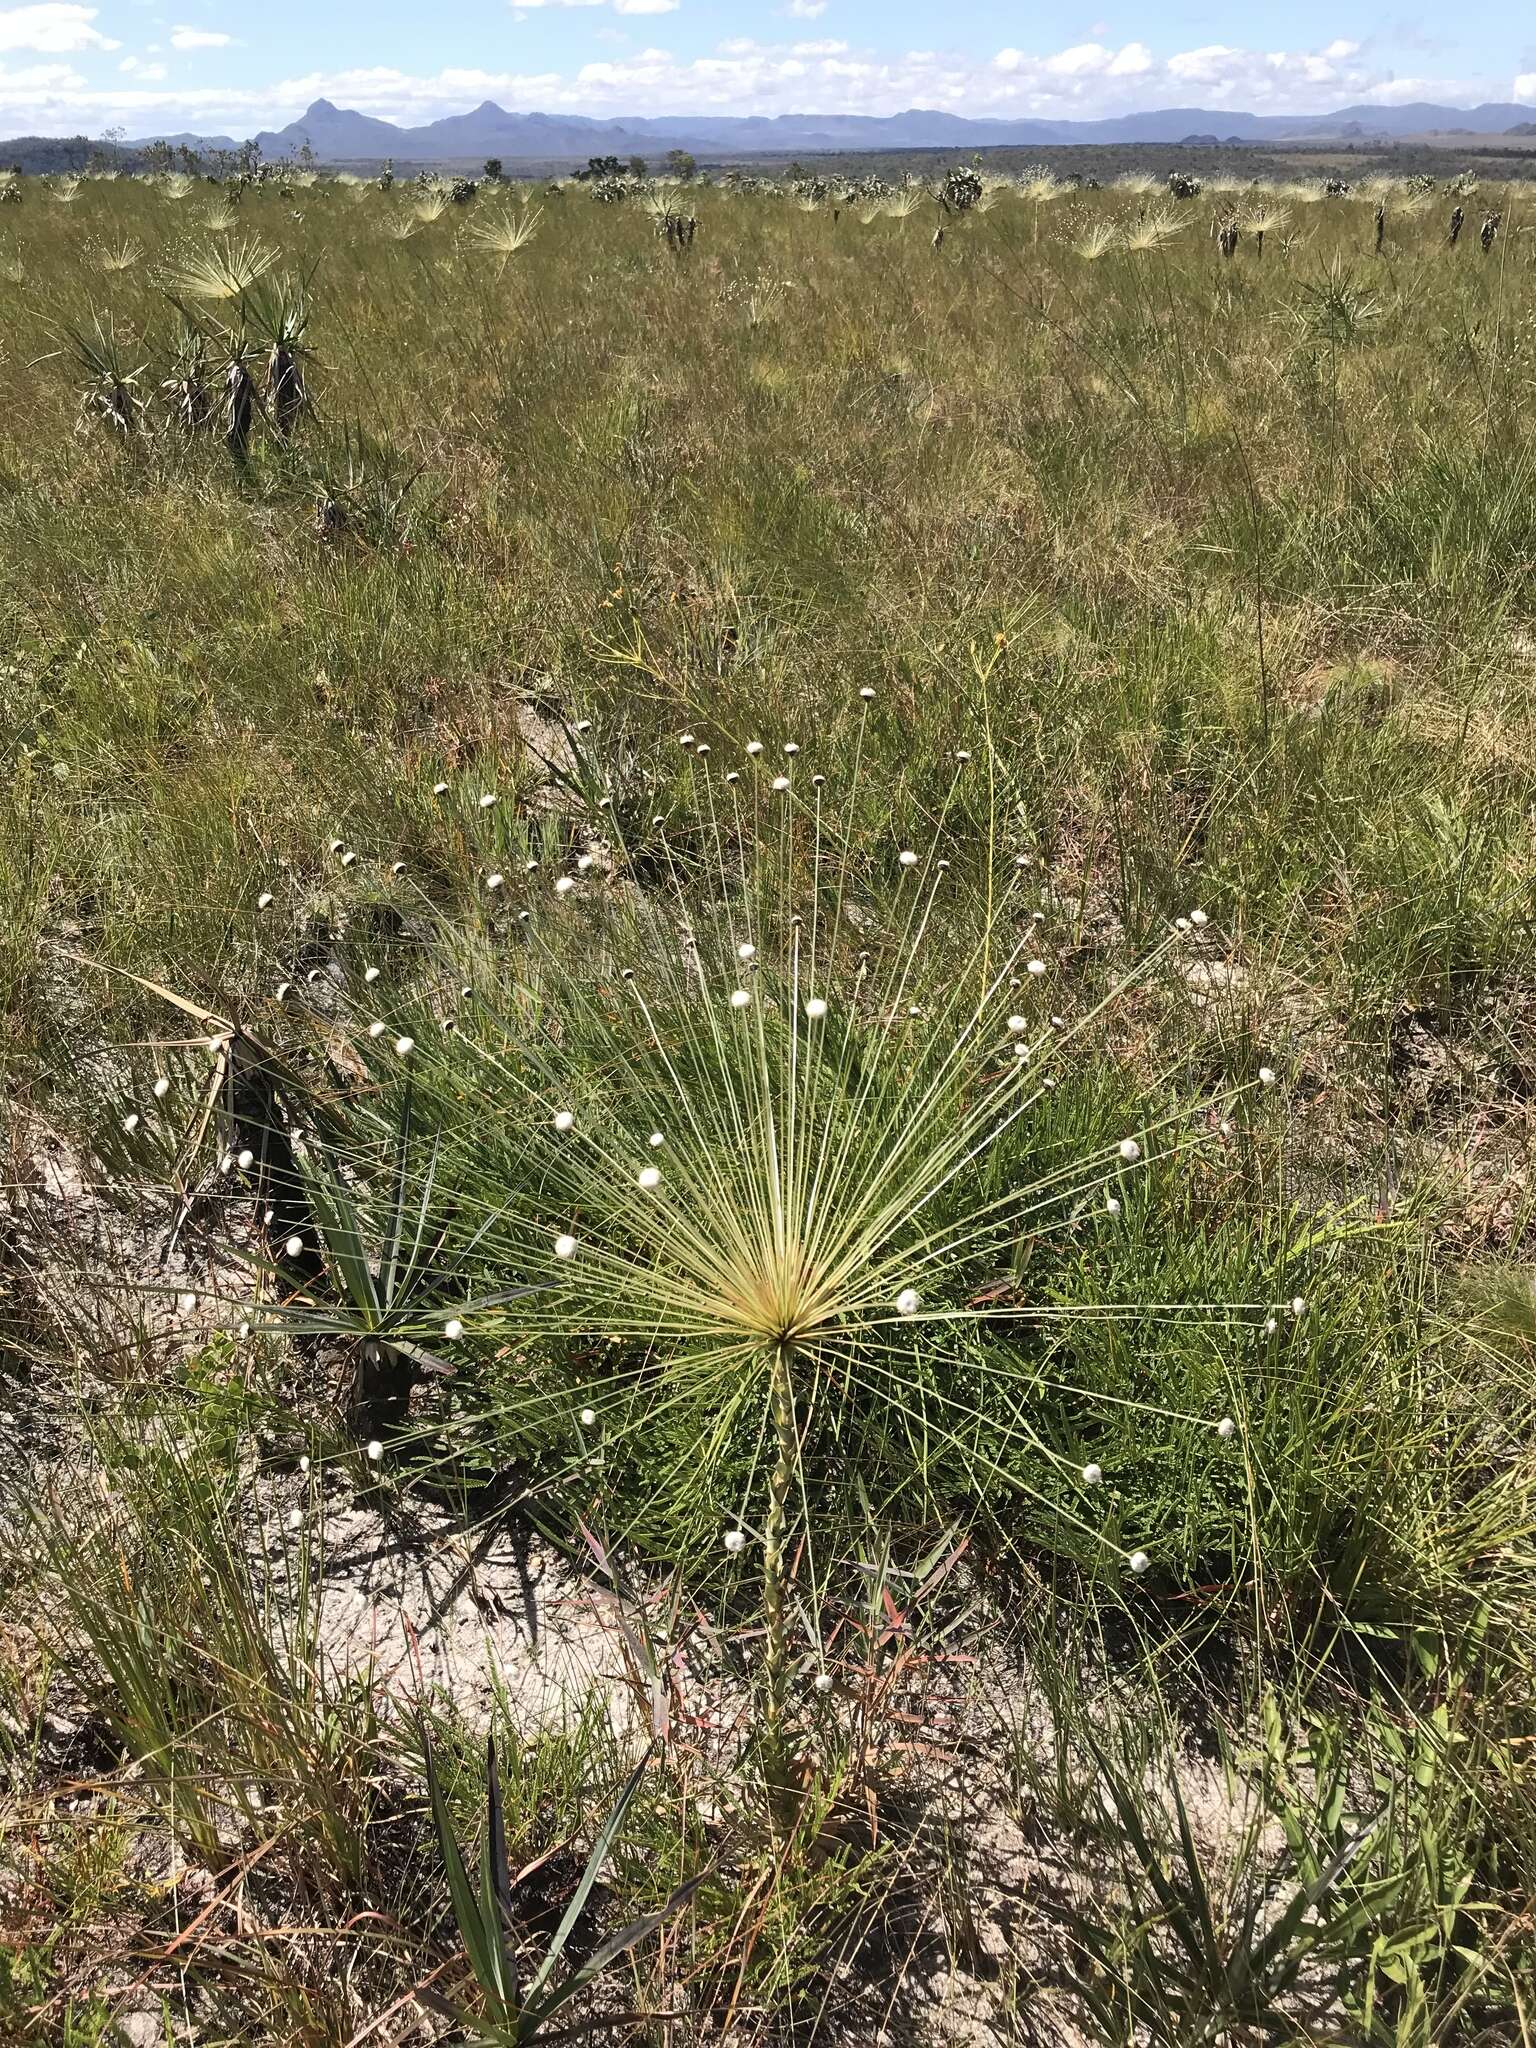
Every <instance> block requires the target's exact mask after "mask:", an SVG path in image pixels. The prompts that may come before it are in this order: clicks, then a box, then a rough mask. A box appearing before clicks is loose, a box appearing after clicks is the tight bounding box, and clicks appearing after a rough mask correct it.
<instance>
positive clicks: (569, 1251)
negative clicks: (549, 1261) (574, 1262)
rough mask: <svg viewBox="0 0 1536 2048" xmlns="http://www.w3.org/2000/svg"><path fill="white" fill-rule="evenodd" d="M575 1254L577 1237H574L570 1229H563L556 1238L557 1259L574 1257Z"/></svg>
mask: <svg viewBox="0 0 1536 2048" xmlns="http://www.w3.org/2000/svg"><path fill="white" fill-rule="evenodd" d="M575 1256H576V1240H575V1238H574V1237H572V1236H571V1235H570V1233H569V1232H568V1231H562V1232H561V1234H560V1235H559V1236H558V1237H557V1238H556V1239H555V1257H556V1258H557V1259H574V1258H575Z"/></svg>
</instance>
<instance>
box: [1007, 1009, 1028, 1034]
mask: <svg viewBox="0 0 1536 2048" xmlns="http://www.w3.org/2000/svg"><path fill="white" fill-rule="evenodd" d="M1008 1029H1009V1030H1010V1031H1011V1032H1012V1033H1013V1035H1014V1037H1015V1038H1017V1037H1018V1035H1019V1033H1020V1032H1021V1031H1027V1030H1028V1029H1029V1019H1028V1018H1027V1017H1020V1016H1018V1015H1017V1014H1015V1015H1014V1016H1012V1017H1010V1018H1009V1019H1008Z"/></svg>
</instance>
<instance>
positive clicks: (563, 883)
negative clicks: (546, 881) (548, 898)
mask: <svg viewBox="0 0 1536 2048" xmlns="http://www.w3.org/2000/svg"><path fill="white" fill-rule="evenodd" d="M575 886H576V884H575V883H574V882H573V881H572V880H571V878H570V876H569V875H562V876H561V877H560V879H559V881H557V882H556V884H555V894H556V895H557V896H569V895H570V893H571V891H572V890H573V889H574V888H575Z"/></svg>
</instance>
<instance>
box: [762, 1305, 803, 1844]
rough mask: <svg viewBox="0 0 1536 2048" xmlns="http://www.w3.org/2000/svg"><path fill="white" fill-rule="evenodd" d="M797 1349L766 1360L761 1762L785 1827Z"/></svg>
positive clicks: (779, 1347) (778, 1349) (788, 1818)
mask: <svg viewBox="0 0 1536 2048" xmlns="http://www.w3.org/2000/svg"><path fill="white" fill-rule="evenodd" d="M792 1357H793V1347H792V1346H791V1345H788V1344H776V1345H775V1346H774V1348H773V1350H772V1351H771V1352H770V1354H769V1358H768V1406H769V1413H770V1417H771V1419H772V1423H773V1431H774V1435H775V1437H776V1439H777V1441H778V1458H777V1460H776V1462H775V1464H774V1468H773V1474H772V1477H771V1478H770V1480H769V1482H768V1518H767V1521H766V1522H765V1523H764V1525H763V1617H764V1620H765V1622H766V1625H767V1637H768V1652H767V1661H766V1675H767V1681H768V1698H767V1702H766V1705H765V1708H764V1725H763V1737H764V1739H763V1761H764V1768H765V1773H766V1776H767V1780H768V1798H769V1805H770V1808H771V1809H772V1812H773V1816H774V1820H775V1823H776V1824H777V1825H778V1826H779V1827H781V1828H787V1827H788V1826H789V1825H790V1824H791V1823H792V1820H793V1814H792V1811H791V1810H790V1809H791V1803H792V1788H791V1786H790V1784H789V1779H788V1770H787V1764H788V1759H787V1758H786V1756H785V1754H784V1707H785V1699H786V1694H787V1692H788V1689H789V1643H788V1638H787V1635H786V1631H785V1624H784V1585H785V1577H786V1571H785V1556H784V1539H785V1533H786V1530H787V1528H788V1525H789V1494H790V1488H791V1487H792V1486H793V1484H794V1478H795V1460H796V1458H797V1457H798V1455H799V1449H800V1445H799V1439H798V1438H797V1436H796V1434H795V1390H794V1385H793V1383H792V1381H791V1379H790V1361H791V1358H792Z"/></svg>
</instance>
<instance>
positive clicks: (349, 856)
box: [341, 847, 357, 868]
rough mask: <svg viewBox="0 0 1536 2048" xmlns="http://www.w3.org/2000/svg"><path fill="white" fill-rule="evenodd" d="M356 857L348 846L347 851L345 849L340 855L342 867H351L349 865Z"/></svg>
mask: <svg viewBox="0 0 1536 2048" xmlns="http://www.w3.org/2000/svg"><path fill="white" fill-rule="evenodd" d="M356 859H357V855H356V854H355V853H353V851H352V850H351V848H350V847H349V848H348V849H347V851H346V852H345V853H344V854H343V855H342V856H341V864H342V866H343V867H344V868H349V867H351V866H352V864H353V862H354V861H355V860H356Z"/></svg>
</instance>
